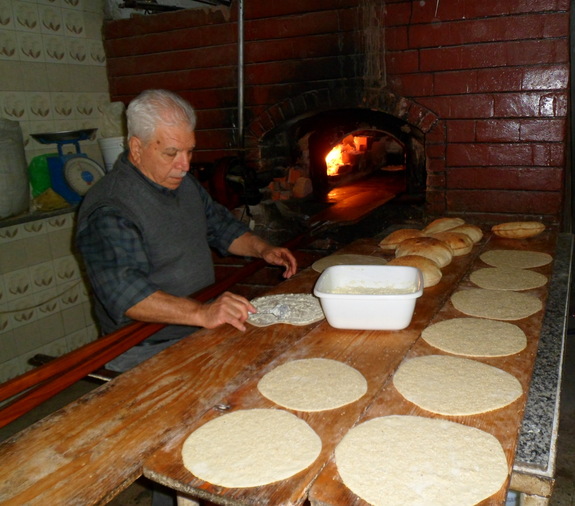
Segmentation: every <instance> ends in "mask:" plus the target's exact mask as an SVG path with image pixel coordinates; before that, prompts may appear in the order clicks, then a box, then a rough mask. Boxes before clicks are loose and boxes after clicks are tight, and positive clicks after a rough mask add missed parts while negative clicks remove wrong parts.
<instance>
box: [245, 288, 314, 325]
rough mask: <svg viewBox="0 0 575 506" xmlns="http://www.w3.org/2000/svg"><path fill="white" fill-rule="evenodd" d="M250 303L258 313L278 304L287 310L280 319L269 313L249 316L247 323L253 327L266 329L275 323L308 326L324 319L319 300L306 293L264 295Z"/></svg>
mask: <svg viewBox="0 0 575 506" xmlns="http://www.w3.org/2000/svg"><path fill="white" fill-rule="evenodd" d="M250 302H251V303H252V304H253V305H254V306H255V307H256V309H257V310H258V311H270V310H272V309H274V308H275V307H277V306H278V305H279V304H282V305H286V306H287V307H288V308H289V310H288V311H287V313H286V314H285V316H284V317H282V318H278V317H276V316H274V315H273V314H269V313H262V314H258V313H255V314H252V315H250V316H249V318H248V319H247V321H248V323H251V324H252V325H253V326H255V327H267V326H268V325H273V324H275V323H288V324H290V325H309V324H310V323H314V322H317V321H320V320H323V319H324V314H323V310H322V308H321V304H320V302H319V299H318V298H317V297H314V296H313V295H311V294H308V293H283V294H278V295H265V296H263V297H256V298H255V299H252V300H251V301H250Z"/></svg>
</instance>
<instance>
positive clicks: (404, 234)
mask: <svg viewBox="0 0 575 506" xmlns="http://www.w3.org/2000/svg"><path fill="white" fill-rule="evenodd" d="M482 237H483V231H482V230H481V229H480V228H479V227H477V226H475V225H471V224H468V223H465V220H463V219H461V218H438V219H436V220H434V221H432V222H431V223H429V224H428V225H427V226H426V227H425V228H424V229H423V230H419V229H412V228H403V229H399V230H396V231H395V232H392V233H391V234H389V235H388V236H386V237H385V238H384V239H382V240H381V241H380V243H379V247H380V248H381V249H383V250H384V251H389V252H393V253H394V254H395V258H394V259H393V260H391V261H390V262H389V263H388V265H408V266H411V267H417V268H418V269H419V270H420V271H421V272H422V274H423V285H424V286H425V287H426V288H427V287H430V286H434V285H436V284H437V283H439V281H440V280H441V277H442V272H441V269H442V268H443V267H445V266H447V265H449V264H450V263H451V261H452V259H453V257H454V256H460V255H467V254H468V253H469V252H470V251H471V250H472V249H473V245H474V244H475V243H477V242H479V241H480V240H481V238H482Z"/></svg>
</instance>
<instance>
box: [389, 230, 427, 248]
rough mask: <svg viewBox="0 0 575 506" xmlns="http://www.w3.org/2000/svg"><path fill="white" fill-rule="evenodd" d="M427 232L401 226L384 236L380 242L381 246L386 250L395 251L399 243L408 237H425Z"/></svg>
mask: <svg viewBox="0 0 575 506" xmlns="http://www.w3.org/2000/svg"><path fill="white" fill-rule="evenodd" d="M424 236H425V234H424V233H423V232H422V231H421V230H418V229H416V228H401V229H399V230H396V231H395V232H392V233H391V234H389V235H388V236H386V237H384V238H383V239H382V240H381V241H380V242H379V247H380V248H381V249H382V250H384V251H395V248H397V245H398V244H400V243H402V242H403V241H405V240H406V239H412V238H414V237H424Z"/></svg>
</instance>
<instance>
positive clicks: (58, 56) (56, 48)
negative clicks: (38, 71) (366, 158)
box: [42, 34, 69, 63]
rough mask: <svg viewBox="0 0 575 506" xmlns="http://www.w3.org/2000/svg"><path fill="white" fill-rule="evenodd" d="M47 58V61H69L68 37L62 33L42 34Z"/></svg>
mask: <svg viewBox="0 0 575 506" xmlns="http://www.w3.org/2000/svg"><path fill="white" fill-rule="evenodd" d="M42 40H43V43H44V52H45V59H46V61H47V62H54V63H68V62H69V59H68V46H67V44H66V37H63V36H60V35H46V34H43V35H42Z"/></svg>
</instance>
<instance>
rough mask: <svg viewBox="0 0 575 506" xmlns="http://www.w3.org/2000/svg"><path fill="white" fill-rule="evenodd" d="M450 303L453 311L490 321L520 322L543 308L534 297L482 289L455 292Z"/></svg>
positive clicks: (525, 294)
mask: <svg viewBox="0 0 575 506" xmlns="http://www.w3.org/2000/svg"><path fill="white" fill-rule="evenodd" d="M451 302H452V304H453V306H454V307H455V309H457V310H458V311H461V312H462V313H464V314H466V315H469V316H477V317H479V318H489V319H490V320H521V319H522V318H527V317H528V316H531V315H532V314H535V313H537V312H538V311H541V309H542V308H543V304H541V301H540V300H539V299H538V298H537V297H535V296H534V295H531V294H527V293H518V292H511V291H503V290H485V289H484V288H472V289H469V290H461V291H459V292H456V293H454V294H453V295H452V296H451Z"/></svg>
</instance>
